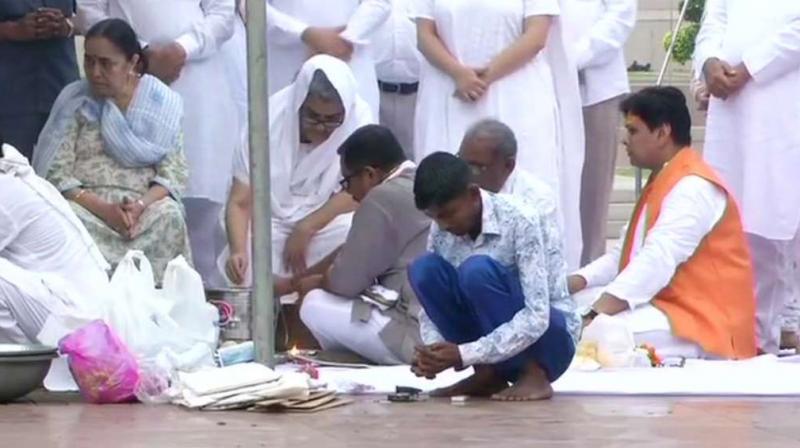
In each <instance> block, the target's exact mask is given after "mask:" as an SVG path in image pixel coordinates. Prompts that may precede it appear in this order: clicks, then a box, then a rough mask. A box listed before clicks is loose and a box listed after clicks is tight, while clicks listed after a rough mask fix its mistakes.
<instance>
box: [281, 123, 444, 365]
mask: <svg viewBox="0 0 800 448" xmlns="http://www.w3.org/2000/svg"><path fill="white" fill-rule="evenodd" d="M338 152H339V155H340V158H341V168H342V177H343V178H342V181H341V185H342V188H343V190H344V191H346V192H347V193H349V194H350V195H351V196H352V197H353V199H355V200H356V201H358V202H359V207H358V209H357V210H356V212H355V215H354V216H353V223H352V227H351V228H350V233H349V234H348V235H347V240H346V241H345V242H344V244H343V245H342V247H341V248H340V249H339V250H338V251H337V252H336V253H335V254H333V255H331V256H329V257H327V258H326V259H325V260H323V262H322V263H320V264H318V265H317V266H316V267H315V268H313V269H312V271H314V272H313V273H312V275H310V276H307V277H305V278H303V279H302V280H301V281H300V282H299V283H300V284H299V285H297V286H298V289H299V292H300V294H301V295H304V298H303V302H302V306H301V308H300V317H301V319H302V320H303V323H304V324H305V325H306V326H307V327H308V329H309V330H311V333H312V334H313V335H314V337H315V338H316V339H317V341H318V342H319V343H320V345H321V346H322V348H323V349H325V350H333V351H343V350H347V351H351V352H354V353H356V354H358V355H360V356H362V357H363V358H366V359H368V360H369V361H372V362H374V363H378V364H408V363H410V362H411V360H412V358H413V354H414V347H415V346H416V345H417V344H418V343H419V342H420V336H419V324H418V321H417V316H418V314H419V303H418V301H417V298H416V296H415V294H414V292H413V290H412V289H411V286H410V285H409V283H408V275H407V273H406V269H407V267H408V265H409V264H410V263H411V262H412V261H413V260H414V259H416V258H417V257H419V256H420V255H422V254H423V253H424V252H425V245H426V242H427V239H428V230H429V228H430V219H428V218H427V217H426V216H425V215H424V214H423V213H422V212H421V211H419V210H417V208H416V206H415V205H414V191H413V186H414V173H415V171H416V166H415V165H414V163H413V162H410V161H408V160H406V157H405V155H404V152H403V148H402V147H401V146H400V144H399V143H398V142H397V139H396V138H395V136H394V135H393V134H392V132H391V131H390V130H389V129H387V128H385V127H382V126H377V125H369V126H365V127H362V128H361V129H359V130H357V131H356V132H354V133H353V134H352V135H351V136H350V137H349V138H348V139H347V140H346V141H345V142H344V143H343V144H342V146H341V147H340V148H339V151H338ZM295 283H297V282H295ZM309 291H310V292H309Z"/></svg>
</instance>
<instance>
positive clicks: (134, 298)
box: [105, 251, 170, 359]
mask: <svg viewBox="0 0 800 448" xmlns="http://www.w3.org/2000/svg"><path fill="white" fill-rule="evenodd" d="M111 291H112V297H111V300H109V301H108V304H107V309H106V316H105V321H106V323H108V325H109V326H111V328H112V329H113V330H114V332H115V333H116V334H117V335H119V337H120V339H122V341H123V342H125V344H126V345H127V347H128V349H129V350H131V352H133V353H134V354H135V355H136V356H137V357H139V358H140V359H141V358H151V357H155V356H157V355H158V353H159V352H160V351H161V349H162V346H163V345H164V344H165V343H166V342H169V341H168V340H169V339H170V338H169V337H168V336H167V335H166V334H164V332H163V331H162V329H161V328H160V327H159V325H158V324H157V323H156V319H157V316H158V315H163V314H165V313H167V312H168V311H169V309H170V306H169V304H166V303H163V301H162V300H161V299H160V297H159V294H158V293H157V292H156V287H155V282H154V280H153V269H152V267H151V266H150V262H149V261H148V260H147V257H145V256H144V253H142V252H141V251H130V252H128V253H127V254H126V255H125V257H124V258H123V259H122V260H121V261H120V262H119V264H118V265H117V269H116V270H115V271H114V274H113V275H112V276H111Z"/></svg>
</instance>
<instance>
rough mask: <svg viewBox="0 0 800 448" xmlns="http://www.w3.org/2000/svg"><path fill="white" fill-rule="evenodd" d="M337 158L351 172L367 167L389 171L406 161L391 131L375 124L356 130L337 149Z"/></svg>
mask: <svg viewBox="0 0 800 448" xmlns="http://www.w3.org/2000/svg"><path fill="white" fill-rule="evenodd" d="M339 156H340V157H341V158H342V161H343V162H344V165H345V166H346V167H347V168H348V169H350V170H351V171H355V170H359V169H362V168H365V167H368V166H371V167H373V168H380V169H382V170H384V171H389V170H391V169H392V168H395V167H396V166H397V165H400V164H401V163H403V162H405V161H406V155H405V153H404V152H403V148H402V147H401V146H400V143H398V141H397V138H395V136H394V134H392V131H390V130H389V129H388V128H386V127H383V126H379V125H377V124H368V125H366V126H364V127H361V128H359V129H357V130H356V131H355V132H353V133H352V134H350V137H347V140H345V141H344V143H342V146H340V147H339Z"/></svg>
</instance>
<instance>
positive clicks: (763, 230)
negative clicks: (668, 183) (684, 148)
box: [695, 0, 800, 240]
mask: <svg viewBox="0 0 800 448" xmlns="http://www.w3.org/2000/svg"><path fill="white" fill-rule="evenodd" d="M711 57H718V58H720V59H722V60H724V61H727V62H728V63H730V64H731V65H733V66H735V65H737V64H739V63H741V62H744V64H745V66H747V68H748V70H749V71H750V73H751V74H752V76H753V79H752V80H751V81H750V82H749V83H748V84H747V86H745V87H744V89H742V90H741V91H740V92H739V93H737V94H735V95H733V96H732V97H729V98H728V99H727V100H724V101H723V100H720V99H717V98H712V99H711V102H710V104H709V110H708V121H707V123H706V137H705V149H704V151H703V155H704V157H705V159H706V160H707V161H708V162H709V164H710V165H711V166H712V167H714V169H716V170H717V171H718V172H719V174H720V175H721V176H722V178H723V179H724V180H725V182H727V184H728V185H729V187H730V188H731V191H732V192H733V194H734V196H735V197H736V198H737V199H738V200H739V202H740V205H741V208H742V216H743V220H744V227H745V231H746V232H747V233H752V234H756V235H759V236H761V237H764V238H767V239H771V240H791V239H792V238H794V237H795V235H796V234H797V230H798V227H800V188H797V186H796V182H795V179H796V177H797V168H798V167H800V126H798V123H800V2H798V1H797V0H771V1H770V2H757V1H752V0H708V2H707V3H706V19H705V21H704V22H703V26H702V29H701V31H700V34H699V35H698V38H697V49H696V51H695V66H696V68H698V69H701V68H702V66H703V64H704V63H705V61H707V60H708V59H709V58H711Z"/></svg>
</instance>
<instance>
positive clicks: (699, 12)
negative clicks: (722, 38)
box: [664, 0, 705, 65]
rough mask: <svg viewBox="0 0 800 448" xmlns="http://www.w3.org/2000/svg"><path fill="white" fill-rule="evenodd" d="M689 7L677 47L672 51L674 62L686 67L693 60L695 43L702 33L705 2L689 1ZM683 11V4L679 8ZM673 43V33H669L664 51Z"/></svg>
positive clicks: (676, 40) (678, 36) (702, 0)
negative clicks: (701, 25)
mask: <svg viewBox="0 0 800 448" xmlns="http://www.w3.org/2000/svg"><path fill="white" fill-rule="evenodd" d="M688 1H689V6H688V7H687V9H686V16H685V17H684V18H683V25H681V27H680V29H679V30H678V34H677V37H676V38H675V47H674V48H673V49H672V60H674V61H675V62H677V63H679V64H681V65H684V64H686V63H687V62H689V61H691V60H692V54H693V53H694V42H695V39H696V38H697V33H698V32H699V31H700V22H702V20H703V7H704V6H705V0H688ZM682 9H683V2H681V3H680V5H679V6H678V11H680V10H682ZM671 42H672V32H671V31H669V32H667V34H666V35H665V36H664V49H665V50H667V49H669V45H670V43H671Z"/></svg>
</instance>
